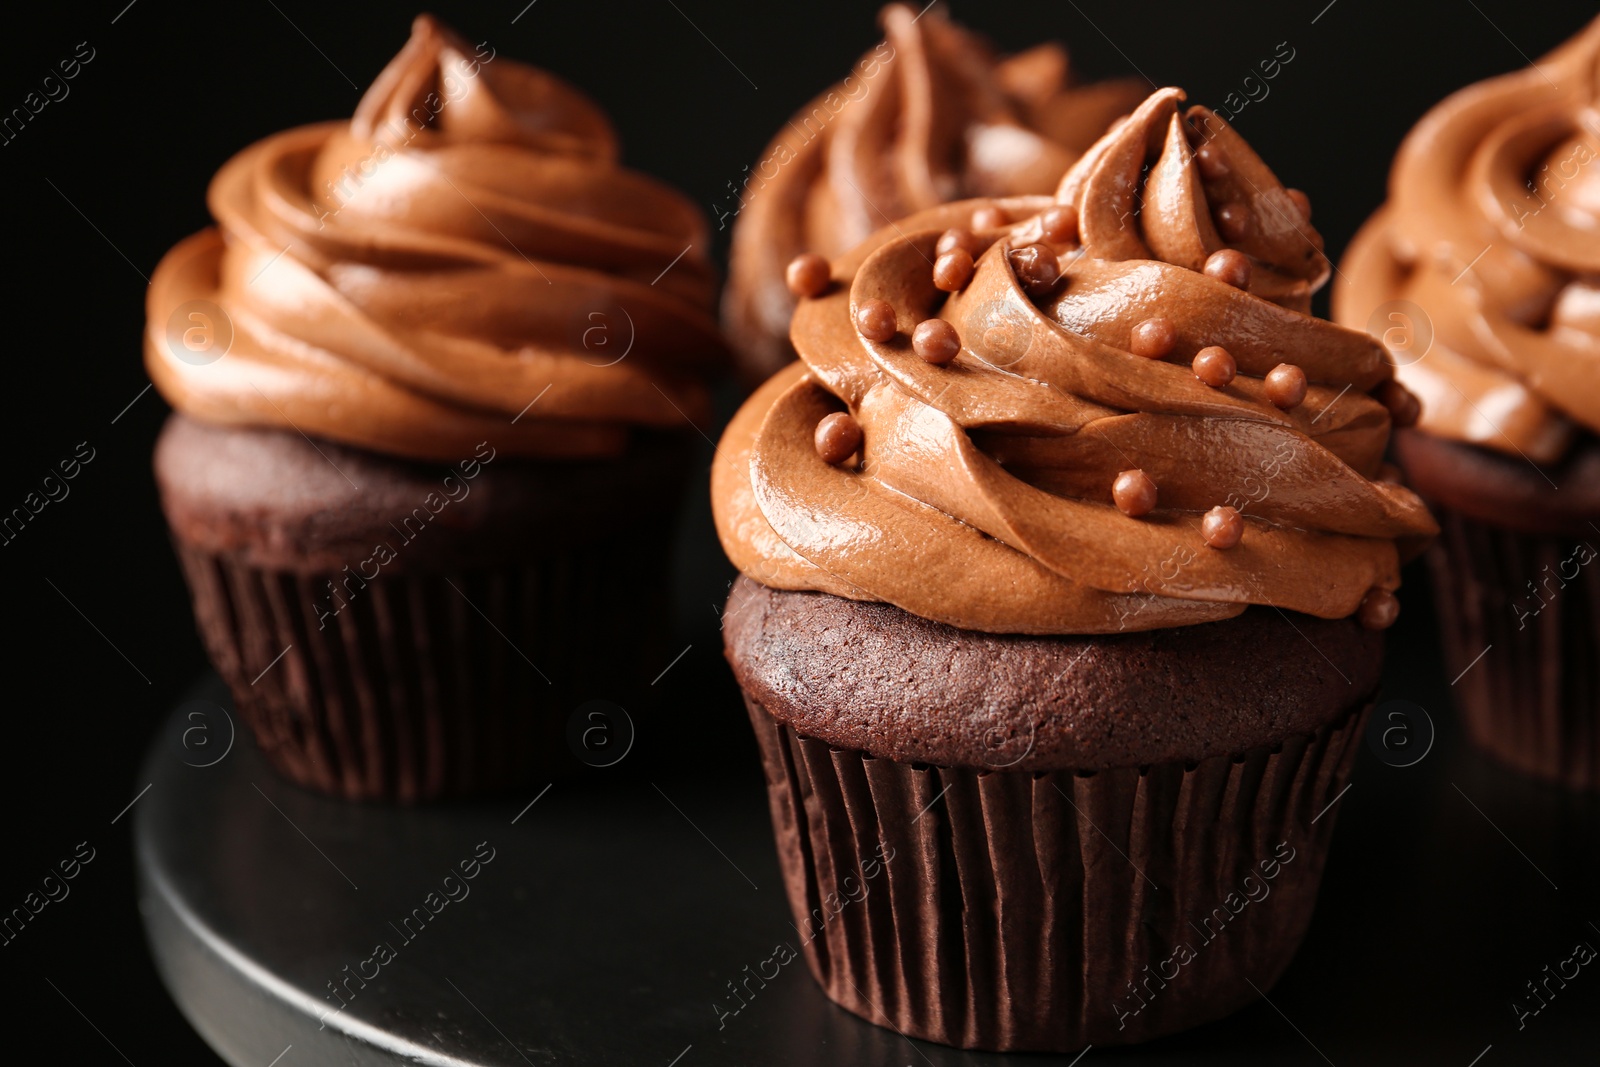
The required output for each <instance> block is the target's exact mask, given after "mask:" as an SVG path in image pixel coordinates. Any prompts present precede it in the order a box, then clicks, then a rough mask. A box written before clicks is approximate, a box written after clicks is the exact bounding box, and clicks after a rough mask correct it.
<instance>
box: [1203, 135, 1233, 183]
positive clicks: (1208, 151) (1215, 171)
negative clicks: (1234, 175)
mask: <svg viewBox="0 0 1600 1067" xmlns="http://www.w3.org/2000/svg"><path fill="white" fill-rule="evenodd" d="M1194 159H1195V162H1196V163H1198V164H1199V165H1200V176H1201V177H1202V178H1204V179H1205V180H1206V181H1208V182H1214V181H1217V180H1218V179H1219V178H1226V177H1227V176H1228V173H1229V170H1230V168H1229V166H1228V157H1227V156H1224V155H1223V154H1222V150H1221V149H1220V148H1218V147H1217V146H1216V145H1215V144H1214V143H1213V142H1211V141H1207V142H1206V143H1205V144H1203V145H1201V146H1200V147H1199V148H1196V149H1195V150H1194Z"/></svg>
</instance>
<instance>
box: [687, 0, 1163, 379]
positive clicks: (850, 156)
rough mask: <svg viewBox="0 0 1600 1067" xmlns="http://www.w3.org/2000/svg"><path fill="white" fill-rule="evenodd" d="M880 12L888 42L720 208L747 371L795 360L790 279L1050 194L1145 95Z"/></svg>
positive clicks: (727, 305)
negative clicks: (914, 223)
mask: <svg viewBox="0 0 1600 1067" xmlns="http://www.w3.org/2000/svg"><path fill="white" fill-rule="evenodd" d="M922 7H923V5H921V4H918V5H917V6H916V7H915V8H913V7H908V6H906V5H904V4H891V5H889V6H888V7H885V8H884V9H883V12H882V14H881V15H880V17H879V21H880V22H881V23H882V25H883V29H884V40H883V42H882V43H880V44H879V45H877V47H875V48H874V49H873V50H872V51H870V52H868V53H867V54H866V55H864V56H862V57H861V59H860V60H859V61H858V62H857V63H856V65H855V67H854V68H853V69H852V70H851V72H850V74H849V75H848V76H847V77H845V78H844V80H843V81H841V82H839V83H838V84H836V85H834V86H832V87H830V88H829V89H828V90H827V91H825V92H824V93H823V94H822V95H820V96H818V97H817V98H816V99H814V100H812V101H811V102H810V103H809V104H807V105H806V106H805V107H804V108H802V109H801V110H800V111H799V112H797V113H796V114H795V116H794V117H793V118H792V119H790V120H789V122H788V123H786V124H785V125H784V127H783V128H782V129H781V130H779V131H778V133H777V135H776V136H775V137H774V138H773V140H772V142H771V143H770V144H769V145H768V146H767V148H766V151H765V152H763V153H762V155H761V157H760V159H758V160H757V161H756V164H755V165H754V166H752V167H750V168H747V171H746V173H745V174H744V175H743V176H742V178H741V180H740V181H739V182H738V183H737V184H735V183H732V182H730V183H729V184H730V190H729V192H728V194H727V195H726V196H724V197H723V198H722V200H721V201H720V202H719V203H718V204H717V205H714V206H713V212H714V214H715V215H716V216H717V220H718V225H719V228H721V226H723V225H727V224H729V223H733V224H734V230H733V248H732V260H731V267H730V272H729V281H728V289H727V292H726V293H725V294H724V298H723V313H724V314H723V318H724V322H725V323H726V325H727V328H728V331H729V335H730V336H731V337H732V338H733V341H734V343H735V345H736V347H737V348H738V349H739V350H740V356H741V359H742V360H743V361H744V363H745V367H746V370H747V371H748V372H749V373H750V374H751V375H753V376H754V377H756V378H757V379H759V378H764V377H766V376H767V375H768V374H771V373H772V372H773V371H775V370H777V369H778V368H779V367H780V366H782V365H783V364H785V363H787V362H789V361H790V360H792V359H793V358H794V351H793V350H792V348H791V347H790V345H789V342H788V336H789V317H790V315H791V313H792V312H793V310H794V299H793V298H792V297H791V296H790V294H789V292H788V291H787V290H786V289H785V288H784V276H783V271H784V266H785V264H787V263H788V262H789V261H790V260H791V259H793V258H794V257H795V256H796V255H798V254H800V253H801V252H813V253H816V254H818V255H822V256H826V257H829V258H832V257H835V256H838V255H841V254H843V253H844V252H846V251H848V250H849V249H851V248H853V247H855V246H856V245H857V244H859V243H860V242H861V241H863V240H864V239H866V237H867V236H868V235H869V234H871V233H872V232H873V231H875V230H877V229H879V228H881V227H883V226H884V225H886V224H887V223H889V222H890V221H891V220H893V219H898V218H903V217H904V216H906V215H910V214H912V213H914V212H917V211H923V210H926V209H927V208H931V207H934V206H936V205H938V204H942V203H944V202H946V201H949V200H957V199H961V198H963V197H973V196H1011V195H1015V194H1020V193H1048V192H1049V191H1050V190H1051V189H1052V188H1054V187H1055V184H1056V182H1057V181H1058V180H1059V179H1060V177H1061V173H1062V172H1063V171H1064V170H1066V168H1067V167H1068V166H1069V165H1070V164H1071V163H1072V162H1073V161H1074V160H1075V159H1076V158H1077V157H1078V156H1079V155H1081V154H1082V152H1083V150H1084V149H1086V148H1087V147H1088V146H1089V145H1090V144H1092V143H1093V142H1094V140H1095V138H1097V137H1099V136H1100V135H1101V134H1102V133H1104V132H1105V129H1106V126H1107V125H1108V124H1109V123H1110V122H1111V120H1112V119H1114V118H1116V117H1117V116H1119V115H1124V114H1126V113H1127V112H1128V111H1130V110H1132V108H1133V107H1134V105H1135V104H1137V103H1138V102H1139V100H1140V99H1141V98H1142V97H1143V95H1144V90H1143V88H1142V83H1141V82H1139V81H1133V80H1117V81H1106V82H1099V83H1094V84H1089V85H1080V84H1077V83H1076V81H1075V79H1074V78H1073V76H1072V70H1071V66H1070V64H1069V62H1068V58H1067V53H1066V50H1065V49H1063V48H1062V47H1061V46H1060V45H1058V44H1054V43H1048V44H1042V45H1039V46H1037V47H1034V48H1032V49H1029V50H1028V51H1026V52H1022V53H1019V54H1017V55H1014V56H1009V57H1004V58H1002V57H1000V56H997V55H996V54H995V53H994V51H993V50H992V49H991V48H990V46H989V45H988V43H987V42H985V41H984V40H983V39H982V38H980V37H978V36H977V35H975V34H973V33H971V32H969V31H967V30H965V29H962V28H961V27H959V26H956V25H954V24H953V23H951V22H950V21H949V20H948V19H947V18H946V17H945V15H944V12H943V9H942V7H932V8H927V9H925V10H921V11H920V12H919V10H918V9H919V8H922Z"/></svg>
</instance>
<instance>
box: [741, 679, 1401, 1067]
mask: <svg viewBox="0 0 1600 1067" xmlns="http://www.w3.org/2000/svg"><path fill="white" fill-rule="evenodd" d="M746 703H747V706H748V709H749V712H750V717H751V721H752V723H753V724H754V726H755V731H756V735H757V737H758V739H759V740H760V743H761V749H762V756H763V762H764V764H765V767H766V774H767V784H768V794H769V799H770V801H771V808H772V821H773V827H774V831H775V833H776V836H777V840H778V852H779V856H780V860H781V863H782V866H783V872H784V879H785V884H786V886H787V889H788V893H789V900H790V903H791V905H792V907H793V911H794V915H795V921H796V927H797V931H798V933H799V935H800V938H801V942H802V944H803V946H804V948H803V951H804V953H805V956H806V960H807V962H808V964H809V965H810V968H811V971H812V974H813V975H814V976H815V977H816V980H817V982H818V983H819V984H820V985H821V986H822V988H823V990H824V991H825V992H826V993H827V994H828V996H829V997H830V998H832V999H833V1000H834V1001H835V1002H837V1003H838V1004H840V1005H841V1006H843V1007H845V1008H847V1009H848V1010H850V1011H852V1012H854V1013H856V1014H857V1015H860V1016H862V1017H863V1018H866V1019H868V1020H870V1021H872V1022H875V1023H877V1024H879V1025H881V1026H888V1027H892V1028H894V1029H896V1030H898V1031H899V1032H901V1033H903V1034H906V1035H908V1036H911V1037H918V1038H924V1039H927V1040H930V1041H937V1042H941V1043H944V1044H948V1045H956V1046H959V1047H963V1048H981V1049H989V1050H997V1051H1022V1050H1030V1051H1055V1052H1070V1051H1073V1050H1076V1049H1081V1048H1083V1047H1085V1046H1086V1045H1089V1044H1095V1045H1108V1044H1124V1043H1132V1042H1137V1041H1144V1040H1148V1039H1150V1038H1154V1037H1157V1036H1160V1035H1162V1034H1169V1033H1173V1032H1175V1031H1178V1030H1183V1029H1185V1028H1188V1027H1192V1026H1195V1025H1197V1024H1199V1023H1203V1022H1207V1021H1209V1020H1212V1019H1218V1018H1221V1017H1222V1016H1224V1015H1227V1014H1228V1013H1230V1012H1232V1011H1234V1010H1236V1009H1237V1008H1239V1007H1241V1006H1242V1005H1244V1004H1246V1003H1248V1002H1250V1001H1251V1000H1254V999H1256V997H1257V996H1258V995H1259V992H1261V991H1266V990H1268V989H1270V988H1271V986H1272V985H1273V983H1274V982H1276V981H1277V980H1278V977H1279V976H1280V975H1281V974H1282V973H1283V971H1284V969H1285V968H1286V967H1287V966H1288V965H1289V961H1290V959H1291V957H1292V956H1293V955H1294V952H1295V950H1296V948H1297V947H1298V946H1299V943H1300V940H1301V938H1302V937H1303V936H1304V934H1305V931H1306V927H1307V925H1308V924H1309V922H1310V919H1311V913H1312V910H1313V906H1314V904H1315V901H1316V895H1317V888H1318V885H1319V883H1320V881H1321V877H1322V868H1323V864H1324V861H1325V859H1326V856H1327V848H1328V842H1329V839H1330V837H1331V835H1332V832H1333V823H1334V819H1335V816H1336V809H1332V810H1325V809H1329V805H1330V804H1332V802H1333V801H1334V800H1335V799H1336V798H1337V797H1338V794H1339V792H1340V790H1341V789H1343V788H1344V785H1345V782H1346V780H1347V778H1348V775H1349V772H1350V768H1351V765H1352V763H1353V762H1354V760H1355V755H1356V751H1357V748H1358V742H1359V739H1360V737H1361V731H1362V727H1363V724H1364V723H1365V720H1366V715H1367V711H1368V710H1369V708H1370V705H1368V706H1362V707H1357V708H1354V709H1352V710H1351V711H1350V712H1348V713H1346V714H1345V715H1343V716H1341V717H1340V719H1339V720H1337V721H1336V722H1334V723H1333V724H1331V725H1329V726H1326V727H1324V728H1322V729H1321V730H1320V731H1318V732H1317V733H1316V734H1315V735H1314V736H1302V737H1295V738H1290V739H1288V740H1286V741H1284V742H1282V743H1281V744H1280V745H1276V746H1272V747H1270V748H1269V747H1262V748H1259V749H1255V750H1252V751H1249V752H1246V753H1244V754H1243V755H1242V756H1237V757H1234V758H1228V757H1216V758H1212V759H1207V760H1203V761H1201V762H1200V763H1198V764H1192V765H1188V766H1185V765H1182V764H1168V765H1157V766H1152V767H1148V768H1130V769H1126V770H1112V771H1100V772H1096V773H1093V774H1078V773H1074V772H1072V771H1052V772H1043V773H1031V772H1019V771H1004V770H999V771H983V770H977V769H971V768H943V767H929V766H923V765H915V764H903V763H895V762H892V761H890V760H883V759H875V758H872V757H871V756H868V755H867V754H865V753H862V752H856V751H845V750H840V749H835V748H831V747H830V746H828V745H827V744H825V743H823V742H820V741H817V740H813V739H809V738H805V737H801V736H799V735H797V734H795V733H794V732H793V731H791V730H790V729H789V728H788V727H786V726H784V725H782V724H780V723H778V722H776V721H775V720H774V719H772V717H771V716H770V715H768V713H767V712H766V711H765V710H764V709H763V708H762V707H761V706H759V705H758V704H756V703H754V702H753V701H750V700H749V699H748V698H747V700H746ZM1319 816H1320V818H1319Z"/></svg>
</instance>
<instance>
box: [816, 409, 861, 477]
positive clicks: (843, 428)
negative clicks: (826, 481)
mask: <svg viewBox="0 0 1600 1067" xmlns="http://www.w3.org/2000/svg"><path fill="white" fill-rule="evenodd" d="M812 443H814V444H815V445H816V446H817V455H819V456H821V457H822V461H823V462H824V463H828V464H831V465H833V466H838V465H839V464H840V463H843V462H844V461H845V460H847V459H849V458H850V457H851V456H853V455H855V454H856V449H858V448H860V447H861V424H860V423H859V422H857V421H856V420H855V419H854V418H852V417H851V416H850V414H849V412H845V411H835V412H834V413H833V414H831V415H824V416H823V417H822V418H821V419H820V420H819V421H818V422H817V431H816V433H815V434H813V435H812Z"/></svg>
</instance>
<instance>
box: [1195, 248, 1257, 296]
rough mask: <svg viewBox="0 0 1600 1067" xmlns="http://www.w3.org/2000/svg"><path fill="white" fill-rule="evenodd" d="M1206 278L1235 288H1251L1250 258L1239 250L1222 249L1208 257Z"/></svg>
mask: <svg viewBox="0 0 1600 1067" xmlns="http://www.w3.org/2000/svg"><path fill="white" fill-rule="evenodd" d="M1205 273H1206V277H1208V278H1215V279H1216V280H1217V281H1219V282H1223V283H1225V284H1227V285H1231V286H1233V287H1234V288H1235V289H1248V288H1250V257H1249V256H1246V255H1245V254H1244V253H1243V252H1241V251H1239V250H1238V249H1237V248H1222V249H1218V250H1217V251H1215V252H1213V253H1211V255H1209V256H1207V257H1206V267H1205Z"/></svg>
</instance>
